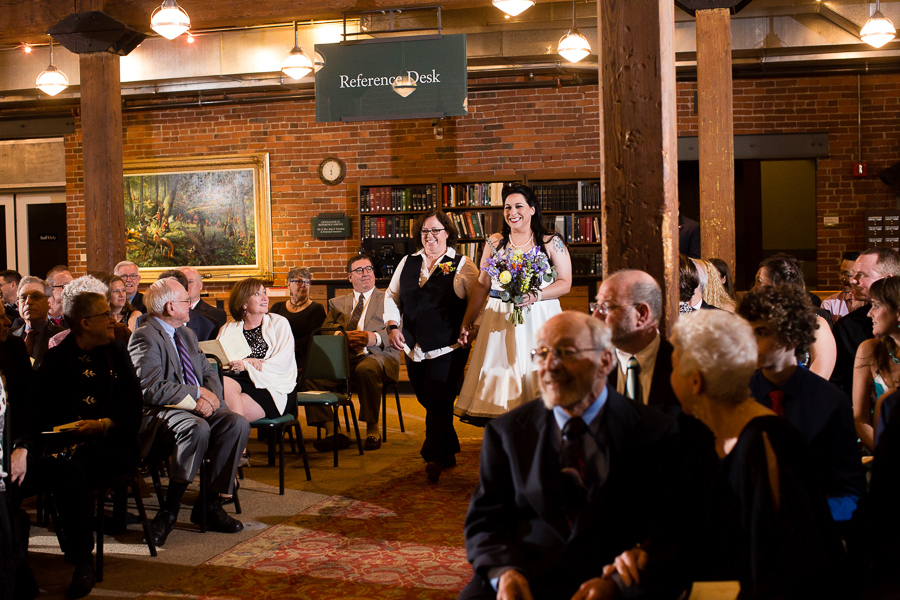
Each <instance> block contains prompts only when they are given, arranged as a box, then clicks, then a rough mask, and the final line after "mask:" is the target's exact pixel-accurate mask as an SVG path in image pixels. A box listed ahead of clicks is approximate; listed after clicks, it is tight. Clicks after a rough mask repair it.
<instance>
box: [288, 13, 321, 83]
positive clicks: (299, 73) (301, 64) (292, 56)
mask: <svg viewBox="0 0 900 600" xmlns="http://www.w3.org/2000/svg"><path fill="white" fill-rule="evenodd" d="M314 68H315V67H314V65H313V61H311V60H310V58H309V56H308V55H307V54H306V52H304V51H303V50H301V49H300V44H299V42H298V41H297V21H294V48H293V49H292V50H291V51H290V53H288V55H287V56H285V57H284V60H283V61H281V72H282V73H284V74H285V75H287V76H288V77H290V78H291V79H303V78H304V77H306V76H307V75H309V74H310V72H311V71H312V70H313V69H314Z"/></svg>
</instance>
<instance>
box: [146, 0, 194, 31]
mask: <svg viewBox="0 0 900 600" xmlns="http://www.w3.org/2000/svg"><path fill="white" fill-rule="evenodd" d="M150 28H151V29H152V30H153V31H155V32H156V33H158V34H159V35H161V36H163V37H164V38H166V39H167V40H174V39H175V38H177V37H178V36H179V35H181V34H182V33H184V32H185V31H187V30H188V29H190V28H191V18H190V17H189V16H188V15H187V13H186V12H184V9H183V8H181V7H180V6H178V2H177V0H163V3H162V4H161V5H159V6H157V7H156V10H154V11H153V14H152V15H151V16H150Z"/></svg>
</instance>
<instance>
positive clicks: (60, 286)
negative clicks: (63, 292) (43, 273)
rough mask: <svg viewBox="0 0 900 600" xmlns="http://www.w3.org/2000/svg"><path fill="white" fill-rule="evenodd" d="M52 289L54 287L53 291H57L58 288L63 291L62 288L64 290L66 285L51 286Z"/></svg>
mask: <svg viewBox="0 0 900 600" xmlns="http://www.w3.org/2000/svg"><path fill="white" fill-rule="evenodd" d="M50 287H52V288H53V289H56V288H60V289H62V288H64V287H66V284H62V285H51V286H50Z"/></svg>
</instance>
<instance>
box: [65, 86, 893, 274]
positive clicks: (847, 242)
mask: <svg viewBox="0 0 900 600" xmlns="http://www.w3.org/2000/svg"><path fill="white" fill-rule="evenodd" d="M694 90H695V85H694V84H690V83H680V84H679V85H678V129H679V134H681V135H696V128H697V118H696V115H695V114H694V113H693V98H694ZM597 96H598V92H597V87H596V86H583V87H578V88H562V89H535V90H518V91H501V92H479V93H471V94H470V96H469V110H470V114H469V115H468V116H466V117H457V118H452V119H444V120H442V121H440V123H439V124H440V125H441V126H443V128H444V139H442V140H435V136H434V132H433V130H432V122H431V121H428V120H403V121H377V122H366V123H347V124H341V123H323V124H319V123H316V122H315V107H314V105H313V103H312V102H294V103H271V104H257V105H248V106H233V107H232V106H226V107H213V108H201V107H198V108H191V109H178V110H162V111H158V112H143V113H130V114H129V113H127V114H125V115H124V119H123V121H124V153H125V160H126V161H129V160H136V159H142V158H159V157H179V156H196V155H204V154H238V153H248V152H269V160H270V168H271V199H272V229H273V233H272V244H273V251H274V261H275V272H276V275H277V277H276V281H275V283H276V284H278V285H281V284H283V283H284V275H285V273H286V272H287V270H288V269H290V268H291V267H293V266H296V265H300V264H303V265H307V266H309V267H311V268H312V269H313V272H314V273H315V275H316V276H317V277H319V278H324V277H329V278H333V277H342V276H343V267H342V265H343V263H344V261H345V259H346V258H347V257H349V256H350V255H352V254H353V253H354V252H355V251H356V248H357V241H356V240H358V238H359V231H358V222H357V219H356V215H357V198H356V186H355V185H354V184H355V183H356V182H357V181H359V180H361V179H378V178H389V177H391V178H394V177H396V178H412V177H427V176H431V175H432V174H434V173H438V172H439V173H442V174H443V175H444V176H451V175H478V174H491V173H494V172H501V171H502V172H505V173H516V172H522V171H536V170H541V171H556V172H558V173H572V172H575V171H578V172H597V171H598V170H599V161H600V159H599V137H598V129H599V117H598V109H597V103H598V97H597ZM862 96H863V102H862V109H863V159H864V160H866V161H867V162H868V163H869V168H870V173H877V172H878V171H879V170H881V169H883V168H884V167H887V166H889V165H891V164H893V163H894V162H897V161H898V160H900V136H898V135H897V132H898V131H900V127H898V126H900V106H898V104H900V76H865V77H862ZM734 103H735V106H734V112H735V119H734V120H735V133H738V134H741V133H782V132H817V131H827V132H828V133H829V134H830V149H831V157H830V158H828V159H824V160H821V161H819V170H818V174H817V197H818V211H817V212H818V214H817V219H818V222H819V225H818V244H819V247H818V250H819V265H820V267H819V277H820V281H822V282H824V285H831V286H836V285H837V280H836V278H835V277H834V276H833V269H832V264H833V263H834V262H836V261H837V259H838V257H839V255H840V253H841V252H843V251H844V250H846V249H859V248H860V247H861V245H862V243H863V214H864V210H865V208H867V207H871V208H886V207H890V206H893V204H894V197H893V194H892V193H891V192H890V191H889V190H888V188H887V187H886V186H885V185H883V184H882V183H881V182H880V181H879V180H878V178H877V175H870V176H868V177H866V178H862V179H855V178H852V177H851V176H850V172H851V163H852V162H853V161H855V160H857V158H856V157H857V128H856V120H857V117H856V108H857V102H856V77H849V76H842V77H816V78H804V79H770V80H739V81H736V82H735V90H734ZM79 125H80V124H79ZM327 155H335V156H339V157H340V158H341V159H343V160H344V161H345V162H346V163H347V177H346V179H345V180H344V183H342V184H341V185H338V186H334V187H329V186H326V185H324V184H322V183H321V182H320V181H319V179H318V176H317V174H316V167H317V166H318V164H319V162H320V161H321V159H322V158H323V157H325V156H327ZM66 176H67V185H66V191H67V199H68V205H69V209H68V211H69V223H70V225H69V239H70V250H69V260H70V265H71V266H72V267H73V269H74V270H75V271H78V272H84V269H85V265H84V261H83V260H82V258H81V257H82V253H83V252H84V248H85V240H84V203H83V180H82V163H81V135H80V129H79V130H78V131H76V133H75V134H73V135H71V136H69V137H68V138H67V139H66ZM337 211H343V212H346V213H347V214H348V215H349V216H351V217H353V237H352V238H351V239H349V240H338V241H319V240H313V239H312V237H311V225H310V218H311V217H312V216H314V215H316V214H318V213H320V212H337ZM826 213H827V214H837V215H839V216H840V217H841V226H840V227H839V228H838V229H828V230H826V229H824V228H823V226H822V217H823V216H824V215H825V214H826ZM738 226H740V224H738ZM213 289H214V290H216V287H215V286H213Z"/></svg>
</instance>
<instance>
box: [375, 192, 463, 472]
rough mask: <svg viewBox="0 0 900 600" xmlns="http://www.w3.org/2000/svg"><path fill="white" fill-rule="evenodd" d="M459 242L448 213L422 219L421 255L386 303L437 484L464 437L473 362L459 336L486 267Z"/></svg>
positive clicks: (403, 268) (406, 265)
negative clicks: (467, 373)
mask: <svg viewBox="0 0 900 600" xmlns="http://www.w3.org/2000/svg"><path fill="white" fill-rule="evenodd" d="M458 237H459V236H458V234H457V232H456V228H455V227H454V226H453V225H452V224H451V222H450V219H449V218H448V217H447V215H445V214H444V213H443V212H441V211H440V210H431V211H429V212H427V213H425V214H424V215H422V216H421V217H419V219H418V220H417V221H416V223H415V225H413V239H414V240H415V241H416V246H418V248H419V251H418V252H416V253H415V254H410V255H408V256H404V257H403V258H402V259H401V260H400V264H399V265H397V270H396V271H394V276H393V278H391V284H390V285H389V286H388V290H387V293H386V294H385V298H384V321H385V325H387V328H388V331H389V332H390V333H389V336H390V342H391V346H392V347H393V348H395V349H396V350H402V351H403V353H404V354H406V370H407V373H408V374H409V380H410V383H412V386H413V390H414V391H415V393H416V398H417V399H418V401H419V404H421V405H422V406H424V407H425V411H426V412H425V442H424V443H423V444H422V458H424V459H425V462H426V463H427V465H426V467H425V472H426V473H427V474H428V479H429V481H432V482H436V481H437V480H438V479H439V478H440V476H441V471H442V470H443V469H448V468H450V467H454V466H456V454H457V453H458V452H459V438H457V436H456V430H455V429H453V401H454V399H455V398H456V393H457V392H458V391H459V386H460V383H461V382H462V375H463V371H464V370H465V367H466V360H467V359H468V357H469V349H468V347H466V346H464V345H463V344H461V343H460V342H459V332H460V328H461V327H462V324H463V317H464V316H465V314H466V312H467V310H469V309H471V308H472V303H473V300H476V301H477V299H476V298H475V295H474V294H473V292H474V288H475V285H476V280H477V279H478V269H477V268H476V267H475V265H474V264H473V263H472V261H471V260H468V259H467V258H466V257H465V256H464V255H462V254H457V253H456V251H455V250H454V249H453V246H454V245H455V244H456V240H457V239H458ZM478 308H480V307H476V308H475V312H477V310H478ZM401 317H402V320H403V327H402V329H401V328H400V322H401Z"/></svg>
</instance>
